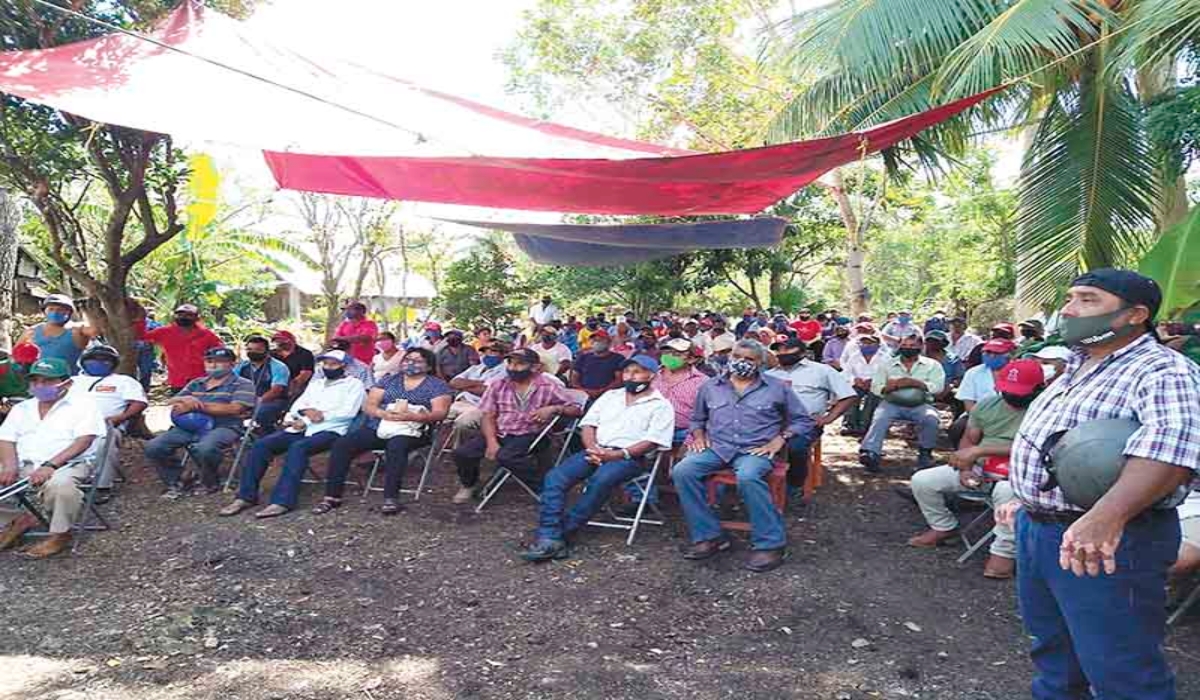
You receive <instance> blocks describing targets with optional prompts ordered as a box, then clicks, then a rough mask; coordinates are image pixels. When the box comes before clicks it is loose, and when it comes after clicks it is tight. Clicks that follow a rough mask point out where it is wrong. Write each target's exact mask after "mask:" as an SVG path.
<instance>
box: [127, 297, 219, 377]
mask: <svg viewBox="0 0 1200 700" xmlns="http://www.w3.org/2000/svg"><path fill="white" fill-rule="evenodd" d="M144 340H147V341H149V342H151V343H155V344H156V345H158V346H159V347H161V348H162V349H163V354H164V355H165V356H166V360H167V386H168V387H170V389H171V394H172V395H174V394H177V393H179V391H180V390H181V389H183V387H185V386H187V384H188V382H190V381H192V380H193V379H198V378H200V377H203V376H205V375H206V372H205V369H204V355H205V353H206V352H208V351H209V350H211V349H212V348H219V347H222V346H224V345H225V344H224V343H222V342H221V339H220V338H218V337H217V334H216V333H213V332H212V331H210V330H209V329H208V328H205V327H204V324H202V323H200V310H199V309H198V308H196V306H195V305H193V304H180V305H179V306H178V307H176V308H175V318H174V320H173V321H172V323H170V324H168V325H166V326H161V327H159V328H155V329H154V330H149V331H146V335H145V338H144Z"/></svg>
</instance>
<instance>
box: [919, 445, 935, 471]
mask: <svg viewBox="0 0 1200 700" xmlns="http://www.w3.org/2000/svg"><path fill="white" fill-rule="evenodd" d="M932 466H933V450H919V451H918V452H917V469H928V468H930V467H932Z"/></svg>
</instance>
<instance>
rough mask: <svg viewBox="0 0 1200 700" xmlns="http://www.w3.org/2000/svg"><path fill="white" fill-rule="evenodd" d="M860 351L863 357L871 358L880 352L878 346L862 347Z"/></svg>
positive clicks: (859, 347)
mask: <svg viewBox="0 0 1200 700" xmlns="http://www.w3.org/2000/svg"><path fill="white" fill-rule="evenodd" d="M858 349H859V352H861V353H862V354H863V357H871V356H872V355H874V354H875V353H877V352H879V346H878V345H860V346H858Z"/></svg>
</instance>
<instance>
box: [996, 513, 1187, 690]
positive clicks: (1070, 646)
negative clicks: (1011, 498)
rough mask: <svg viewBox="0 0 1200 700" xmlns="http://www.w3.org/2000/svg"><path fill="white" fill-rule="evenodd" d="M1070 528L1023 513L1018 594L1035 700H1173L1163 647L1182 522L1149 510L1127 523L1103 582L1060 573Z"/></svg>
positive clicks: (1020, 516) (1019, 519) (1019, 520)
mask: <svg viewBox="0 0 1200 700" xmlns="http://www.w3.org/2000/svg"><path fill="white" fill-rule="evenodd" d="M1067 527H1068V526H1066V525H1062V524H1041V523H1036V522H1034V521H1033V520H1031V519H1030V517H1029V515H1028V514H1027V513H1025V512H1024V511H1023V510H1022V511H1018V517H1017V532H1016V534H1017V560H1018V561H1017V596H1018V599H1019V601H1020V606H1021V617H1022V618H1023V619H1024V620H1025V629H1026V631H1027V632H1028V633H1029V635H1030V636H1031V637H1033V648H1032V650H1031V652H1030V656H1031V657H1032V659H1033V664H1034V666H1035V668H1036V672H1035V675H1034V678H1033V698H1034V700H1084V699H1085V698H1092V697H1095V698H1096V700H1174V698H1175V676H1174V674H1172V672H1171V669H1170V667H1168V666H1167V660H1166V657H1165V656H1164V655H1163V648H1162V647H1163V636H1164V634H1165V631H1166V602H1167V601H1166V580H1167V567H1168V566H1170V565H1171V563H1172V562H1173V561H1175V557H1176V555H1177V553H1178V551H1179V539H1180V535H1179V519H1178V515H1177V514H1176V512H1175V511H1174V510H1164V511H1150V512H1149V513H1147V514H1143V515H1142V516H1139V517H1138V518H1136V519H1135V520H1134V521H1133V522H1131V523H1129V525H1127V526H1126V527H1125V534H1124V536H1123V537H1122V538H1121V545H1120V548H1119V549H1118V550H1117V573H1115V574H1113V575H1111V576H1109V575H1107V574H1103V575H1101V576H1098V577H1096V578H1092V577H1089V576H1083V577H1076V576H1075V575H1074V574H1072V573H1071V572H1070V571H1063V570H1062V569H1061V568H1059V565H1058V548H1059V545H1060V544H1061V543H1062V536H1063V533H1064V532H1065V531H1066V529H1067ZM1089 687H1090V688H1091V690H1089Z"/></svg>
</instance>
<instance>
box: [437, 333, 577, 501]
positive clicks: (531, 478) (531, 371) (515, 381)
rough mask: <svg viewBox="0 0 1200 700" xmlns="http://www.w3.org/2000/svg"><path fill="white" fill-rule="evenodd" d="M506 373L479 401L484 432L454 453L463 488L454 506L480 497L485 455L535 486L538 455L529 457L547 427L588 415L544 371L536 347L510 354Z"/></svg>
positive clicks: (456, 496)
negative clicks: (557, 419) (556, 419)
mask: <svg viewBox="0 0 1200 700" xmlns="http://www.w3.org/2000/svg"><path fill="white" fill-rule="evenodd" d="M505 370H506V376H504V377H502V378H500V379H497V380H495V381H493V382H492V383H491V384H489V385H488V387H487V389H486V390H485V391H484V392H483V398H482V399H481V400H480V402H479V410H480V411H482V412H483V418H482V421H481V426H480V427H481V429H482V431H481V432H482V434H481V435H478V436H476V437H474V438H471V439H470V440H468V441H466V442H464V443H462V444H461V445H459V446H458V447H457V448H455V450H454V464H455V466H456V467H457V469H458V480H459V484H460V486H459V489H458V492H457V493H455V494H454V502H455V503H467V502H468V501H470V500H471V499H472V498H474V497H475V490H476V488H477V487H478V485H479V462H480V460H482V459H483V458H485V457H486V458H487V459H489V460H494V461H495V462H496V467H497V468H504V469H508V470H509V471H511V472H512V473H513V474H515V475H516V476H517V477H519V478H520V479H521V480H522V481H525V482H526V483H530V484H532V483H536V478H535V477H536V472H535V470H536V465H535V464H534V458H535V455H531V454H530V453H529V448H530V446H531V445H532V444H533V441H534V440H535V439H536V438H537V436H538V434H539V433H540V432H541V430H542V427H543V426H545V424H546V423H547V422H549V421H551V420H553V419H554V417H555V416H566V417H568V418H576V417H578V416H581V415H583V408H582V407H581V406H579V404H577V403H575V401H574V400H573V399H572V397H571V395H570V394H569V393H567V389H566V387H564V386H563V385H562V384H560V383H558V382H555V381H553V380H551V379H550V376H549V375H548V374H546V373H543V370H542V361H541V358H540V357H539V356H538V354H537V353H536V352H534V351H533V350H532V349H530V348H521V349H520V350H514V351H513V352H511V353H509V355H508V357H507V358H506V361H505Z"/></svg>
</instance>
